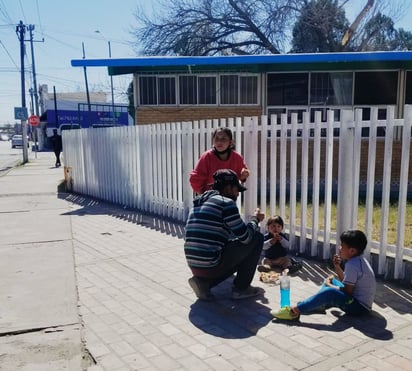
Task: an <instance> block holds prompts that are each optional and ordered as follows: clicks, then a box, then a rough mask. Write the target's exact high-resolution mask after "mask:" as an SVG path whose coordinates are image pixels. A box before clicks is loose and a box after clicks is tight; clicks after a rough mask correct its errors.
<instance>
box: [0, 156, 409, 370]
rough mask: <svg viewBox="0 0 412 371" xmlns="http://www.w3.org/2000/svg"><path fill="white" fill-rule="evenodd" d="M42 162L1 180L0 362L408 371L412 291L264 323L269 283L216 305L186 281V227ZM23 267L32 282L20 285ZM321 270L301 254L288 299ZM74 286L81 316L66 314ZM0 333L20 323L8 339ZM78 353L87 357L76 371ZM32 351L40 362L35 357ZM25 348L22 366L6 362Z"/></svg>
mask: <svg viewBox="0 0 412 371" xmlns="http://www.w3.org/2000/svg"><path fill="white" fill-rule="evenodd" d="M51 160H52V154H39V159H38V160H34V161H32V162H31V163H30V164H29V166H25V167H21V168H19V169H16V170H15V171H14V170H13V171H11V172H10V173H9V174H7V175H5V176H4V177H0V191H1V192H2V197H0V203H1V206H2V210H1V213H0V216H2V227H3V229H2V231H1V241H0V254H1V256H0V258H3V257H4V256H7V257H8V258H10V259H13V260H12V261H13V262H15V264H16V267H17V263H19V264H20V263H21V265H22V268H19V269H18V267H17V268H15V269H14V266H13V265H11V264H10V261H9V260H8V261H5V260H3V261H1V260H0V262H2V263H3V265H2V266H1V267H2V269H3V270H2V271H1V272H0V282H2V285H0V288H1V289H2V291H1V292H2V294H3V293H4V295H0V324H1V325H2V328H4V330H3V331H4V332H3V334H1V333H0V335H2V337H0V370H3V369H4V370H7V371H9V370H10V369H13V371H15V370H42V371H45V370H50V371H59V370H73V371H78V370H79V369H81V368H82V367H83V368H87V367H88V370H89V371H101V370H107V371H120V370H124V371H126V370H162V371H164V370H196V371H200V370H224V371H229V370H241V369H244V370H248V371H249V370H252V371H253V370H282V371H283V370H312V369H313V370H359V369H363V370H389V369H390V370H409V369H411V365H412V314H411V312H412V290H406V289H402V288H399V287H397V286H395V285H393V284H391V283H379V284H378V295H377V298H376V303H375V304H374V309H375V314H374V316H371V317H370V318H368V319H351V318H348V317H346V316H342V313H340V312H339V311H332V310H329V311H328V313H327V314H326V315H312V316H302V317H301V321H300V322H299V323H287V322H286V323H285V322H276V321H273V320H272V318H271V316H270V313H269V312H270V310H271V309H272V308H277V307H278V302H279V287H278V286H269V285H265V284H263V283H261V282H259V281H258V279H257V276H256V277H255V282H254V284H255V285H258V286H261V287H263V288H264V289H265V290H266V292H265V296H264V297H263V298H260V299H259V300H252V299H249V300H244V301H232V300H230V299H228V297H229V294H230V282H227V283H225V284H224V285H222V287H218V288H217V291H216V292H215V294H216V296H217V300H216V301H214V302H209V303H205V302H199V301H197V300H196V298H195V296H194V294H193V292H192V290H191V289H190V287H189V285H188V284H187V279H188V278H189V276H190V274H189V269H188V268H187V266H186V263H185V259H184V255H183V241H182V234H183V227H182V225H178V224H174V223H172V222H169V221H167V220H163V219H159V218H156V217H149V216H144V215H142V214H141V213H139V212H137V211H133V210H127V209H123V208H121V207H118V206H115V205H110V204H106V203H102V202H99V201H96V200H93V199H90V198H88V197H83V196H81V195H75V194H66V193H57V192H56V190H57V186H58V183H59V182H60V181H61V179H62V171H61V170H58V169H53V168H52V167H51V166H50V164H51V163H52V162H51ZM28 185H29V186H30V187H29V188H28ZM28 189H30V191H28ZM22 225H24V226H25V229H23V230H22V229H21V226H22ZM50 231H52V233H53V235H52V236H50ZM13 232H16V233H13ZM36 251H37V252H38V254H33V253H34V252H36ZM52 252H54V254H52ZM19 254H21V255H19ZM58 254H62V255H61V256H60V258H59V255H58ZM34 258H36V259H39V261H40V262H41V264H37V260H32V259H34ZM46 268H47V269H46ZM57 268H58V269H57ZM9 271H10V272H12V274H8V273H7V272H9ZM22 272H23V273H24V274H26V275H27V277H28V278H27V279H26V280H24V281H19V280H21V279H22ZM46 274H47V276H46ZM326 274H327V270H326V267H324V266H322V265H321V264H319V263H316V262H313V261H304V269H303V271H302V272H301V273H300V274H299V275H298V276H296V277H293V278H292V282H291V283H292V288H291V291H292V301H293V302H296V301H298V300H301V299H302V298H304V297H306V296H308V295H309V294H312V293H314V292H315V291H316V290H317V289H318V286H319V285H320V283H321V282H322V280H323V277H325V276H326ZM46 277H47V280H46V279H45V278H46ZM36 278H38V279H39V281H36ZM40 279H41V281H40ZM27 287H29V288H30V291H24V289H25V288H27ZM10 288H13V290H14V291H10ZM76 288H77V293H76ZM58 289H59V290H60V291H58ZM3 290H4V291H3ZM50 290H52V291H50ZM9 291H10V292H11V293H12V294H13V295H15V294H16V295H17V294H21V296H16V297H14V298H13V297H12V296H13V295H12V296H10V295H11V294H10V292H9ZM20 291H21V292H20ZM24 295H25V296H24ZM76 295H78V300H79V303H78V304H79V305H78V310H79V313H80V317H77V313H75V314H76V315H75V316H73V308H74V311H75V310H76ZM43 297H44V298H45V299H44V300H39V299H42V298H43ZM24 298H25V300H26V301H24V300H23V299H24ZM13 305H15V307H14V308H13V307H12V306H13ZM59 306H61V309H62V310H61V311H59V310H58V309H59V308H58V307H59ZM5 309H8V311H7V310H6V311H5ZM45 312H46V313H47V315H45V314H44V313H45ZM59 313H60V315H59ZM17 314H18V315H19V316H17ZM62 314H64V315H62ZM25 317H28V318H29V319H30V320H31V322H30V323H27V324H24V323H22V318H23V319H25ZM76 321H78V322H77V323H76ZM80 323H81V324H82V326H79V324H80ZM47 326H51V327H52V328H53V329H54V330H55V331H53V332H50V331H47V329H46V327H47ZM19 328H21V329H20V330H19ZM8 329H13V331H15V329H17V330H16V332H15V333H14V334H13V335H10V336H9V335H7V336H5V335H6V334H8ZM45 329H46V330H45ZM79 329H81V331H80V330H79ZM19 331H23V332H25V333H24V334H20V333H19ZM30 331H36V332H31V337H29V336H30V333H29V332H30ZM80 335H81V337H82V339H83V341H82V344H83V345H84V347H80ZM23 340H26V342H24V343H23ZM76 341H77V342H78V343H77V344H76ZM56 342H58V344H59V348H57V347H56V344H57V343H56ZM64 347H66V348H64ZM80 350H83V352H84V357H85V359H86V360H88V361H89V362H88V364H87V365H86V363H83V366H82V367H81V366H80V362H79V356H78V354H79V351H80ZM19 352H20V353H19ZM39 352H42V354H43V355H44V356H48V357H49V359H48V360H44V362H43V363H39V361H38V356H39ZM16 357H17V358H16ZM18 357H20V358H18ZM21 357H26V358H25V359H24V361H25V362H23V361H22V362H21V363H20V364H18V365H17V366H18V367H17V366H16V367H14V368H4V367H6V366H5V364H6V363H5V360H8V361H10V362H11V361H13V360H15V359H19V360H22V358H21ZM7 364H10V363H7ZM2 367H3V368H2Z"/></svg>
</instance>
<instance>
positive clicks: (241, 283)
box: [192, 231, 263, 291]
mask: <svg viewBox="0 0 412 371" xmlns="http://www.w3.org/2000/svg"><path fill="white" fill-rule="evenodd" d="M262 247H263V235H262V234H261V233H260V232H257V231H256V232H255V235H254V237H253V239H252V241H251V242H250V243H248V244H247V245H246V244H243V243H240V242H239V241H238V240H234V241H231V242H229V243H228V244H227V245H226V246H225V247H224V248H223V250H222V255H221V262H220V264H219V265H218V266H217V267H214V268H207V269H200V268H192V272H193V275H194V276H197V277H202V278H205V279H206V280H207V281H208V283H209V285H210V287H211V288H212V287H214V286H216V285H218V284H219V283H221V282H223V281H224V280H226V279H227V278H229V277H230V276H232V275H233V274H234V273H236V277H235V279H234V280H233V286H234V287H235V288H236V290H239V291H241V290H245V289H247V288H248V287H249V286H250V283H251V282H252V280H253V276H254V275H255V272H256V266H257V263H258V261H259V258H260V254H261V252H262ZM206 280H205V281H206Z"/></svg>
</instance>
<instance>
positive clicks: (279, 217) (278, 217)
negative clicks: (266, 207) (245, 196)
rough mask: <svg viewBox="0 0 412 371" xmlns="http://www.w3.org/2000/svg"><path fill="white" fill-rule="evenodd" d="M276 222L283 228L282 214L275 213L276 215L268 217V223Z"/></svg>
mask: <svg viewBox="0 0 412 371" xmlns="http://www.w3.org/2000/svg"><path fill="white" fill-rule="evenodd" d="M274 223H276V224H279V225H280V226H281V227H282V229H283V227H284V223H283V219H282V217H281V216H280V215H275V216H272V217H270V218H269V219H268V221H267V222H266V225H271V224H274Z"/></svg>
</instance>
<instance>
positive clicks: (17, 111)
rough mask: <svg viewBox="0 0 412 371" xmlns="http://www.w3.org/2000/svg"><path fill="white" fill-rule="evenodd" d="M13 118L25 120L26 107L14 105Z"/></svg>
mask: <svg viewBox="0 0 412 371" xmlns="http://www.w3.org/2000/svg"><path fill="white" fill-rule="evenodd" d="M14 119H15V120H27V107H14Z"/></svg>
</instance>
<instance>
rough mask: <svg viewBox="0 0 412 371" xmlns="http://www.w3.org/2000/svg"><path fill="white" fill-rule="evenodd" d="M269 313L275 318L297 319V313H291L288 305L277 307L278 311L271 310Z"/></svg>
mask: <svg viewBox="0 0 412 371" xmlns="http://www.w3.org/2000/svg"><path fill="white" fill-rule="evenodd" d="M270 314H271V315H272V316H273V317H275V318H277V319H284V320H289V321H293V320H298V319H299V314H295V313H293V312H292V309H290V307H283V308H281V309H279V310H278V311H274V310H272V311H271V312H270Z"/></svg>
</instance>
